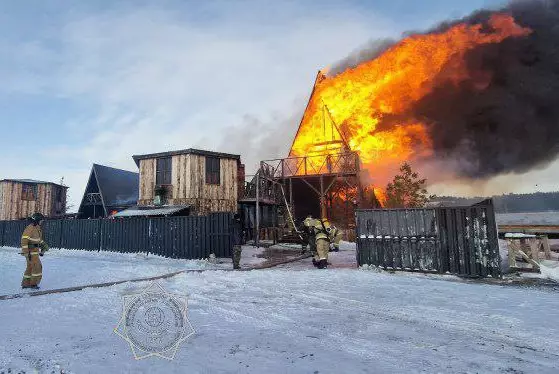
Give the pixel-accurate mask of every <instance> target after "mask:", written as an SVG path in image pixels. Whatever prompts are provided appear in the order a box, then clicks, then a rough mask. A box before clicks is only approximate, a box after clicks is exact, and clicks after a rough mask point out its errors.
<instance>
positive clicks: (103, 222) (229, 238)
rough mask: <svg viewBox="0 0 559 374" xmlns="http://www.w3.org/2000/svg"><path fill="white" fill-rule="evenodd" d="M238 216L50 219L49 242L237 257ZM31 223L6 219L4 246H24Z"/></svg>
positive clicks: (0, 236)
mask: <svg viewBox="0 0 559 374" xmlns="http://www.w3.org/2000/svg"><path fill="white" fill-rule="evenodd" d="M232 218H233V215H232V214H231V213H212V214H210V215H207V216H188V217H165V218H126V219H87V220H47V221H45V222H44V224H43V232H44V238H45V241H46V242H47V244H48V245H49V246H50V247H51V248H66V249H82V250H88V251H99V250H103V251H114V252H125V253H137V252H145V253H152V254H156V255H160V256H165V257H171V258H185V259H200V258H208V257H209V255H210V253H213V254H215V256H216V257H231V253H232V248H233V232H234V230H233V221H232ZM27 224H28V222H26V221H0V246H4V247H19V246H20V241H21V234H22V232H23V229H24V228H25V226H26V225H27Z"/></svg>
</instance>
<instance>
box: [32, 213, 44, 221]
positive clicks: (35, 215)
mask: <svg viewBox="0 0 559 374" xmlns="http://www.w3.org/2000/svg"><path fill="white" fill-rule="evenodd" d="M30 218H31V221H33V223H35V224H39V222H41V221H42V220H44V219H45V216H44V215H42V214H41V213H33V215H32V216H31V217H30Z"/></svg>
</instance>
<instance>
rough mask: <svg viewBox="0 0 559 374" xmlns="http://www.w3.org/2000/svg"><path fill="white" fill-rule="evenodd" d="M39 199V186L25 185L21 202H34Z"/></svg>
mask: <svg viewBox="0 0 559 374" xmlns="http://www.w3.org/2000/svg"><path fill="white" fill-rule="evenodd" d="M36 198H37V185H36V184H31V183H24V184H23V185H22V190H21V200H29V201H34V200H35V199H36Z"/></svg>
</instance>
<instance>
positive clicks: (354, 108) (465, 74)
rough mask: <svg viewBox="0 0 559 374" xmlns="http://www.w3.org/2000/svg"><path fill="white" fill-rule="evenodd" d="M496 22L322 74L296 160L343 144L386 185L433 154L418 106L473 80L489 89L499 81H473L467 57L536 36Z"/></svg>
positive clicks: (499, 17) (508, 21) (407, 43)
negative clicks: (406, 165) (443, 86)
mask: <svg viewBox="0 0 559 374" xmlns="http://www.w3.org/2000/svg"><path fill="white" fill-rule="evenodd" d="M488 25H489V28H487V26H486V25H485V26H484V25H482V24H473V25H468V24H465V23H461V24H457V25H455V26H453V27H451V28H450V29H448V30H446V31H445V32H441V33H433V34H427V35H413V36H410V37H407V38H405V39H403V40H402V41H400V42H399V43H398V44H396V45H394V46H393V47H391V48H390V49H388V50H387V51H386V52H384V53H383V54H382V55H381V56H379V57H378V58H376V59H374V60H371V61H367V62H364V63H362V64H360V65H358V66H357V67H355V68H353V69H348V70H346V71H344V72H343V73H340V74H338V75H336V76H333V77H327V76H325V75H324V74H322V73H319V77H318V78H317V81H316V84H315V87H314V91H313V94H312V95H311V98H310V100H309V104H308V107H307V110H306V111H305V114H304V115H303V119H302V121H301V125H300V127H299V130H298V133H297V135H296V137H295V140H294V141H293V145H292V147H291V151H290V156H309V155H312V154H317V153H319V154H333V153H338V152H340V147H339V146H338V147H335V146H333V147H328V146H324V144H339V143H340V142H339V140H340V139H342V140H343V141H344V142H345V143H346V146H347V147H349V149H351V150H353V151H356V152H358V154H359V157H360V160H361V163H362V167H363V168H364V169H365V170H368V172H369V175H370V176H373V177H374V180H373V182H374V183H373V184H374V185H375V186H378V185H379V184H381V183H384V184H386V182H387V181H388V180H389V179H390V178H391V177H392V175H393V174H394V171H395V170H397V167H398V166H399V165H400V164H401V163H402V162H403V161H408V160H414V159H419V158H422V157H428V156H430V155H432V142H431V139H430V136H429V133H428V129H427V126H426V124H425V123H423V122H422V121H421V120H420V119H418V118H413V115H410V114H409V113H411V111H410V109H412V108H413V106H414V104H415V103H417V102H418V100H420V99H421V98H423V97H424V96H425V95H427V94H429V93H430V92H431V91H432V90H433V89H434V88H435V87H436V85H438V84H440V83H441V82H452V83H454V84H458V83H460V82H463V81H466V80H470V81H472V83H473V84H474V86H475V87H477V88H479V89H484V88H485V87H487V85H488V83H487V82H489V81H490V79H491V77H490V76H489V77H488V75H487V74H484V73H483V72H477V73H476V74H472V76H470V72H469V71H468V67H467V66H466V63H465V59H464V56H465V54H466V52H468V51H469V50H471V49H473V48H475V47H476V46H479V45H483V44H488V43H500V42H501V41H503V40H504V39H506V38H509V37H520V36H524V35H528V34H529V33H530V32H531V30H530V29H527V28H523V27H521V26H519V25H518V24H516V23H515V21H514V19H513V18H512V17H511V16H509V15H506V14H494V15H493V16H492V17H491V18H490V20H489V22H488ZM477 80H481V81H479V82H478V81H477ZM370 182H371V180H369V181H368V183H370ZM376 189H377V191H376V192H377V195H379V196H381V199H384V198H385V196H384V193H383V192H382V191H379V189H378V187H376Z"/></svg>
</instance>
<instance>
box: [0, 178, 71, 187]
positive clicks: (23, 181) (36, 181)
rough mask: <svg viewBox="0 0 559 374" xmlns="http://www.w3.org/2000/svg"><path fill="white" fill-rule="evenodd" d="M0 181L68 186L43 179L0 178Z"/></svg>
mask: <svg viewBox="0 0 559 374" xmlns="http://www.w3.org/2000/svg"><path fill="white" fill-rule="evenodd" d="M0 182H16V183H35V184H53V185H55V186H59V187H64V188H68V186H63V185H61V184H58V183H53V182H45V181H38V180H35V179H2V180H0Z"/></svg>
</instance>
